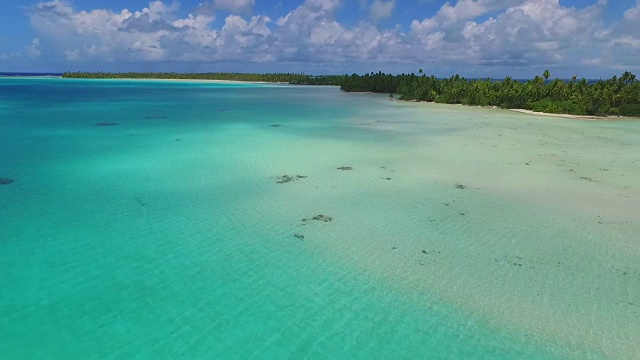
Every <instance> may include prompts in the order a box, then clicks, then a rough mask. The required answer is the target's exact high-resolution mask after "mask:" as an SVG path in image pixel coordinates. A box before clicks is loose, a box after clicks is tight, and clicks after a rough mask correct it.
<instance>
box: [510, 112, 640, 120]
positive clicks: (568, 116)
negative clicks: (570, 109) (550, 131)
mask: <svg viewBox="0 0 640 360" xmlns="http://www.w3.org/2000/svg"><path fill="white" fill-rule="evenodd" d="M508 110H510V111H515V112H519V113H522V114H528V115H541V116H552V117H560V118H565V119H574V120H589V121H616V120H640V118H638V117H630V116H593V115H572V114H554V113H545V112H539V111H533V110H527V109H508Z"/></svg>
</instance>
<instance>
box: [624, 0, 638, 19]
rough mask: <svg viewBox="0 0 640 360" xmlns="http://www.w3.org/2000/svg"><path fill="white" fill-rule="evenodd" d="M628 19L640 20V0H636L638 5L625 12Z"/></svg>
mask: <svg viewBox="0 0 640 360" xmlns="http://www.w3.org/2000/svg"><path fill="white" fill-rule="evenodd" d="M624 19H625V20H626V21H640V0H637V1H636V6H635V7H632V8H631V9H628V10H627V11H625V12H624Z"/></svg>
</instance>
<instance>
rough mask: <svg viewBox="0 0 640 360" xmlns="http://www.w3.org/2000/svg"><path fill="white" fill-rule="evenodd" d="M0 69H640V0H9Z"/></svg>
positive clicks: (500, 73) (581, 72)
mask: <svg viewBox="0 0 640 360" xmlns="http://www.w3.org/2000/svg"><path fill="white" fill-rule="evenodd" d="M0 7H1V9H0V71H34V72H37V71H53V72H59V71H67V70H72V71H76V70H89V71H94V70H104V71H198V72H200V71H255V72H262V71H295V72H305V73H314V74H329V73H352V72H358V73H362V72H370V71H376V72H377V71H378V70H382V71H385V72H394V73H399V72H417V69H419V68H423V69H425V72H427V73H429V74H435V75H437V76H448V75H451V74H454V73H459V74H461V75H464V76H468V77H485V76H490V77H504V76H507V75H510V76H515V77H529V76H532V75H534V74H538V73H541V72H542V71H543V70H544V69H549V70H551V72H552V75H554V76H559V77H570V76H572V75H578V76H580V77H583V76H584V77H589V78H598V77H609V76H611V75H613V74H620V73H621V72H623V71H625V70H629V71H632V72H634V71H635V72H636V73H638V72H640V60H639V59H640V0H581V1H579V0H451V1H442V0H297V1H292V0H283V1H274V0H200V1H197V0H195V1H194V0H182V1H173V0H164V1H158V0H154V1H138V0H135V1H134V0H110V1H104V0H101V1H99V0H83V1H80V0H75V1H71V0H47V1H29V0H26V1H25V0H4V1H3V3H2V5H0Z"/></svg>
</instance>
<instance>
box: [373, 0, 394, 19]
mask: <svg viewBox="0 0 640 360" xmlns="http://www.w3.org/2000/svg"><path fill="white" fill-rule="evenodd" d="M395 5H396V1H395V0H389V1H382V0H375V1H374V2H373V4H371V12H370V16H371V17H372V18H373V19H374V20H380V19H384V18H388V17H389V16H391V14H392V13H393V8H394V7H395Z"/></svg>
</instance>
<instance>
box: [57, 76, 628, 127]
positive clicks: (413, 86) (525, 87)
mask: <svg viewBox="0 0 640 360" xmlns="http://www.w3.org/2000/svg"><path fill="white" fill-rule="evenodd" d="M63 77H64V78H83V79H87V78H91V79H183V80H235V81H256V82H257V81H259V82H270V83H287V84H297V85H333V86H340V89H341V90H343V91H345V92H373V93H388V94H391V95H390V96H391V97H393V94H397V95H398V98H399V99H400V100H408V101H430V102H436V103H446V104H463V105H476V106H495V107H500V108H508V109H528V110H533V111H539V112H545V113H560V114H563V113H564V114H573V115H595V116H607V115H612V116H618V115H622V116H640V82H639V81H638V80H637V79H636V76H635V75H633V74H632V73H630V72H628V71H627V72H624V73H623V74H622V75H621V76H620V77H617V76H613V77H612V78H610V79H607V80H599V81H596V82H590V81H587V80H586V79H584V78H583V79H580V80H578V79H577V77H576V76H574V77H573V78H572V79H571V80H560V79H554V80H549V78H550V77H551V74H550V73H549V71H548V70H545V71H544V73H543V74H542V76H535V77H534V78H533V79H531V80H527V81H517V80H514V79H512V78H511V77H506V78H505V79H504V80H493V79H466V78H464V77H461V76H460V75H455V76H451V77H450V78H445V79H442V78H436V77H435V76H433V75H431V76H427V75H426V74H425V73H424V71H423V70H422V69H420V70H419V71H418V74H417V75H416V74H413V73H412V74H399V75H392V74H385V73H383V72H378V73H368V74H364V75H358V74H352V75H326V76H312V75H306V74H294V73H270V74H247V73H139V72H135V73H134V72H132V73H109V72H94V73H92V72H67V73H64V74H63Z"/></svg>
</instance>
